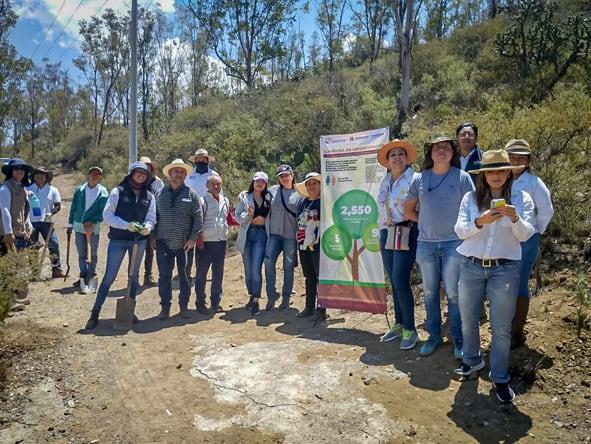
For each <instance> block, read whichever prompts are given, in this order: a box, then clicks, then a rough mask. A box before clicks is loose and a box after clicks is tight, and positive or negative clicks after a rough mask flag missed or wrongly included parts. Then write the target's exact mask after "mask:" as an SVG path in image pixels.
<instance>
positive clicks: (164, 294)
mask: <svg viewBox="0 0 591 444" xmlns="http://www.w3.org/2000/svg"><path fill="white" fill-rule="evenodd" d="M162 171H163V173H164V176H166V177H167V178H168V179H169V181H170V183H169V185H166V186H165V187H164V188H163V189H162V190H161V191H160V193H158V196H157V197H156V228H155V229H154V231H153V232H152V235H151V236H150V244H151V246H152V248H153V249H155V250H156V262H157V264H158V271H159V273H160V276H159V278H158V293H159V294H160V305H161V306H162V310H161V311H160V314H159V315H158V319H160V320H161V321H165V320H166V319H168V318H169V316H170V306H171V303H172V269H173V268H174V264H175V262H176V265H177V268H178V270H179V285H180V293H179V306H180V312H181V316H182V317H184V318H189V317H190V316H191V313H190V312H189V310H188V304H189V298H190V296H191V285H190V283H189V278H188V276H187V272H186V265H187V253H188V252H191V251H192V249H193V248H195V242H196V241H197V239H198V238H199V237H200V236H202V223H201V203H200V202H199V197H197V194H195V192H194V191H193V190H192V189H191V188H189V187H188V186H187V185H185V179H186V177H187V175H188V174H189V173H190V172H191V166H190V165H188V164H186V163H184V162H183V160H182V159H175V160H174V161H173V162H172V163H170V164H168V165H166V166H165V167H164V168H163V170H162Z"/></svg>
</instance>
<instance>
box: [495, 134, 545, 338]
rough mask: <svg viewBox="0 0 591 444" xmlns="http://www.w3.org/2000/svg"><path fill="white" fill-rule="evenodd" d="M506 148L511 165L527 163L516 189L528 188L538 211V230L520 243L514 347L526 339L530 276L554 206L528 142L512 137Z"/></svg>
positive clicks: (518, 173)
mask: <svg viewBox="0 0 591 444" xmlns="http://www.w3.org/2000/svg"><path fill="white" fill-rule="evenodd" d="M505 150H506V151H507V153H508V154H509V160H510V161H511V165H514V166H523V167H524V169H522V170H521V171H517V172H516V173H515V179H514V180H513V192H517V191H526V192H527V193H528V194H529V195H530V196H531V198H532V200H533V201H534V207H535V215H536V216H535V218H534V224H533V225H534V228H535V230H536V232H535V233H534V234H533V236H532V237H530V238H529V239H528V240H527V241H526V242H523V243H522V244H521V273H520V278H519V290H518V291H517V305H516V308H515V318H513V326H512V328H511V348H515V347H518V346H519V345H522V344H524V343H525V340H526V336H525V331H524V327H525V321H526V320H527V312H528V311H529V287H528V284H529V277H530V275H531V272H532V270H533V268H534V265H535V264H536V260H537V259H538V254H539V253H540V238H541V236H542V234H544V231H546V228H547V227H548V224H549V223H550V220H551V219H552V216H553V215H554V208H553V206H552V198H551V197H550V191H549V190H548V187H546V184H545V183H544V182H543V181H542V179H540V178H539V177H537V176H534V175H533V174H531V173H530V172H529V162H530V160H531V150H530V147H529V143H527V141H525V140H523V139H511V140H510V141H509V142H507V144H506V145H505Z"/></svg>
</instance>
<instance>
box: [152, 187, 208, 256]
mask: <svg viewBox="0 0 591 444" xmlns="http://www.w3.org/2000/svg"><path fill="white" fill-rule="evenodd" d="M201 231H202V222H201V205H200V202H199V198H198V197H197V194H195V192H194V191H193V190H191V189H190V188H189V187H188V186H186V185H183V186H182V187H181V188H179V189H178V190H176V191H175V190H173V189H172V188H171V187H170V185H167V186H165V187H164V188H162V190H161V191H160V193H158V196H157V197H156V228H155V229H154V231H153V235H154V237H155V238H156V240H163V241H164V242H165V243H166V245H167V246H168V248H170V249H171V250H178V249H181V248H183V246H184V245H185V242H186V241H187V240H188V239H192V240H196V239H197V236H198V235H199V234H200V233H201Z"/></svg>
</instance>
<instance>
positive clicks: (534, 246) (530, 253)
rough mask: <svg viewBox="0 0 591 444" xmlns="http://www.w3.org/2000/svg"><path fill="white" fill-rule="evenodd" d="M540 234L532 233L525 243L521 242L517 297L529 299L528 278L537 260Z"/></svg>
mask: <svg viewBox="0 0 591 444" xmlns="http://www.w3.org/2000/svg"><path fill="white" fill-rule="evenodd" d="M541 237H542V235H541V234H540V233H534V234H533V236H532V237H530V238H529V239H528V240H526V241H525V242H521V272H520V274H519V289H518V290H517V297H519V298H526V299H529V277H530V276H531V272H532V270H533V269H534V266H535V265H536V261H537V260H538V254H539V253H540V238H541Z"/></svg>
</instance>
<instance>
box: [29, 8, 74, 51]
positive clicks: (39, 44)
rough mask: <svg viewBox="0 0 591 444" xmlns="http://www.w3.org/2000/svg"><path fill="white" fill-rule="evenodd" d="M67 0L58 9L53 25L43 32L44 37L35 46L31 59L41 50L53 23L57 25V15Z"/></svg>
mask: <svg viewBox="0 0 591 444" xmlns="http://www.w3.org/2000/svg"><path fill="white" fill-rule="evenodd" d="M66 1H67V0H64V1H63V2H62V5H61V6H60V9H59V10H58V11H57V14H56V15H55V16H54V17H53V21H52V22H51V25H49V28H47V30H46V31H45V34H43V38H42V39H41V41H40V42H39V43H38V44H37V47H36V48H35V51H33V55H32V56H31V60H33V57H35V54H37V51H38V50H39V48H40V47H41V45H42V44H43V42H45V38H46V37H47V34H49V31H51V28H53V25H55V21H56V20H57V17H58V16H59V15H60V13H61V12H62V9H64V5H65V4H66Z"/></svg>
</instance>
